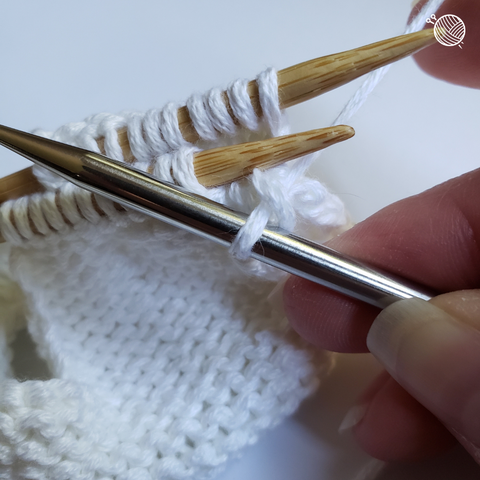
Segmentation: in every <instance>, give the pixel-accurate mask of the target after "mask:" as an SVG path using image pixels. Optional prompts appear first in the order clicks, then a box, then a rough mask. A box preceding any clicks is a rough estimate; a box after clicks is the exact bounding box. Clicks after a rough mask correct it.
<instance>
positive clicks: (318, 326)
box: [283, 276, 379, 353]
mask: <svg viewBox="0 0 480 480" xmlns="http://www.w3.org/2000/svg"><path fill="white" fill-rule="evenodd" d="M283 304H284V310H285V314H286V316H287V318H288V320H289V322H290V324H291V325H292V327H293V328H294V329H295V330H296V331H297V333H298V334H299V335H300V336H302V337H303V338H304V339H305V340H307V341H308V342H310V343H312V344H313V345H315V346H317V347H319V348H324V349H327V350H331V351H335V352H350V353H363V352H367V351H368V349H367V345H366V338H367V334H368V330H369V328H370V325H371V324H372V322H373V320H374V318H375V317H376V315H377V314H378V312H379V310H378V309H377V308H375V307H373V306H370V305H366V304H365V303H363V302H361V301H360V300H354V299H351V298H347V297H345V296H344V295H342V294H340V293H337V292H335V291H333V290H330V289H328V288H326V287H322V286H321V285H317V284H315V283H312V282H310V281H308V280H305V279H302V278H299V277H294V276H292V277H290V278H289V279H288V280H287V282H286V283H285V287H284V290H283Z"/></svg>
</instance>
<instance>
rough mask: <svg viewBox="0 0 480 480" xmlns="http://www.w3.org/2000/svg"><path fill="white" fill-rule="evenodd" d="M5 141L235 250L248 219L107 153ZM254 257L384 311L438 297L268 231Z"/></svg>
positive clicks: (3, 132)
mask: <svg viewBox="0 0 480 480" xmlns="http://www.w3.org/2000/svg"><path fill="white" fill-rule="evenodd" d="M0 144H1V145H3V146H5V147H7V148H9V149H10V150H13V151H14V152H17V153H18V154H20V155H23V156H24V157H26V158H28V159H29V160H31V161H33V162H35V163H37V164H38V165H41V166H42V167H45V168H47V169H48V170H51V171H52V172H54V173H57V174H59V175H61V176H62V177H64V178H66V179H67V180H69V181H71V182H73V183H75V184H76V185H78V186H79V187H82V188H84V189H86V190H89V191H91V192H94V193H97V194H99V195H102V196H104V197H107V198H109V199H111V200H114V201H115V202H118V203H120V204H122V205H125V206H127V207H130V208H133V209H135V210H139V211H140V212H143V213H146V214H148V215H150V216H152V217H155V218H158V219H160V220H162V221H164V222H166V223H169V224H171V225H174V226H176V227H179V228H182V229H184V230H187V231H189V232H192V233H195V234H197V235H200V236H202V237H204V238H208V239H210V240H213V241H214V242H216V243H219V244H220V245H223V246H225V247H229V246H230V245H231V243H232V242H233V240H234V239H235V236H236V235H237V233H238V231H239V230H240V228H241V227H242V226H243V225H244V224H245V221H246V218H247V216H246V215H244V214H242V213H239V212H235V211H233V210H231V209H229V208H227V207H225V206H223V205H221V204H219V203H216V202H213V201H211V200H208V199H206V198H204V197H201V196H199V195H195V194H192V193H189V192H187V191H185V190H184V189H182V188H181V187H178V186H176V185H172V184H169V183H167V182H162V181H160V180H157V179H156V178H154V177H152V176H151V175H148V174H146V173H143V172H141V171H139V170H136V169H133V168H131V167H127V166H125V164H122V163H119V162H116V161H114V160H111V159H109V158H107V157H105V156H103V155H99V154H97V153H93V152H89V151H88V150H83V149H80V148H76V147H72V146H69V145H65V144H62V143H59V142H55V141H53V140H48V139H45V138H41V137H37V136H35V135H32V134H29V133H26V132H21V131H18V130H14V129H11V128H8V127H0ZM251 256H252V257H253V258H255V259H257V260H260V261H262V262H264V263H266V264H268V265H272V266H274V267H277V268H280V269H282V270H285V271H286V272H288V273H291V274H293V275H297V276H300V277H303V278H306V279H308V280H311V281H312V282H315V283H318V284H320V285H324V286H326V287H329V288H331V289H333V290H336V291H338V292H341V293H344V294H346V295H349V296H350V297H353V298H357V299H359V300H362V301H364V302H366V303H369V304H371V305H374V306H376V307H379V308H384V307H386V306H388V305H390V304H391V303H393V302H395V301H397V300H401V299H406V298H412V297H418V298H421V299H424V300H428V299H430V298H431V294H430V293H429V292H427V291H425V290H423V289H421V288H419V287H415V286H409V285H407V283H405V282H403V281H402V282H400V281H398V280H395V279H393V278H391V277H389V276H387V275H385V274H383V273H381V272H379V271H376V270H374V269H372V268H370V267H367V266H366V265H363V264H361V263H359V262H357V261H356V260H354V259H352V258H349V257H347V256H345V255H343V254H341V253H339V252H336V251H334V250H332V249H330V248H328V247H325V246H322V245H318V244H316V243H313V242H310V241H309V240H306V239H304V238H301V237H298V236H296V235H292V234H289V233H287V232H285V231H283V230H281V229H279V228H276V227H267V228H265V230H264V231H263V234H262V236H261V237H260V239H259V240H258V241H257V242H256V243H255V245H254V246H253V249H252V253H251Z"/></svg>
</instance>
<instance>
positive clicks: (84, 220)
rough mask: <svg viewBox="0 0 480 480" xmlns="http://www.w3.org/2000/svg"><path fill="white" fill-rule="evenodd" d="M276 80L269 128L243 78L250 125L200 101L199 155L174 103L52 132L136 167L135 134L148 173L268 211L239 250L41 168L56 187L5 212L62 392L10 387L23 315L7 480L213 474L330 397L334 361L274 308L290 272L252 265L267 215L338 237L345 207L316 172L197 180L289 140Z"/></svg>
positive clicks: (13, 257) (51, 385) (234, 97)
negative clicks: (222, 149)
mask: <svg viewBox="0 0 480 480" xmlns="http://www.w3.org/2000/svg"><path fill="white" fill-rule="evenodd" d="M276 78H277V76H276V73H275V72H274V71H273V70H267V71H266V72H263V73H262V74H261V75H260V76H259V78H258V83H259V90H260V100H261V105H262V109H263V113H264V118H265V119H266V121H260V120H259V119H258V118H257V117H256V116H255V114H254V111H253V108H252V106H251V104H250V101H249V98H248V95H247V93H246V82H244V81H239V82H235V83H234V84H233V85H232V86H230V87H229V89H228V93H229V97H230V103H231V105H232V109H233V112H234V114H235V117H236V118H237V119H238V123H239V125H237V124H236V123H234V122H233V120H232V118H231V117H230V115H229V114H228V112H227V111H226V108H225V106H224V103H223V102H222V100H221V95H220V92H221V91H220V90H217V89H215V90H212V91H210V92H208V93H207V94H206V95H204V96H203V97H200V96H199V95H195V96H193V97H191V98H190V99H189V100H188V101H187V106H188V108H189V111H190V114H191V116H192V120H193V122H194V124H195V127H196V129H197V131H198V132H199V134H200V135H201V137H202V141H201V142H200V143H199V144H198V145H196V146H193V145H190V144H188V143H187V142H186V141H185V140H184V139H183V138H182V136H181V135H180V132H179V129H178V124H177V121H176V110H177V106H176V105H167V106H166V107H165V108H164V109H162V110H155V111H150V112H147V113H146V114H144V115H140V114H125V115H119V116H114V115H98V116H95V117H91V118H89V119H87V120H86V121H85V122H82V123H77V124H71V125H66V126H64V127H62V128H60V129H59V130H58V131H56V132H55V133H53V134H47V133H44V135H46V136H49V137H51V138H54V139H58V140H60V141H64V142H67V143H72V144H76V145H79V146H82V147H86V148H88V149H90V150H98V147H97V144H96V141H95V139H96V138H98V137H100V136H103V137H105V149H106V153H107V155H108V156H110V157H113V158H117V159H119V160H121V159H122V153H121V149H120V147H119V145H118V141H117V135H116V130H117V129H118V128H120V127H122V126H127V127H128V134H129V141H130V144H131V147H132V150H133V154H134V156H135V157H136V158H137V159H138V163H137V164H136V167H138V168H141V169H146V168H147V167H148V166H149V165H151V164H153V165H154V174H155V175H157V176H159V177H161V178H164V179H166V180H170V181H176V182H177V183H179V184H181V185H183V186H186V187H187V188H188V189H190V190H191V191H194V192H198V193H200V194H202V195H205V196H208V197H210V198H212V199H214V200H216V201H219V202H221V203H224V204H227V205H229V206H231V207H233V208H235V209H238V210H242V211H245V212H252V211H253V213H252V215H251V216H250V218H249V221H248V222H247V225H246V227H245V228H244V229H243V230H242V232H241V234H240V235H239V237H238V239H237V242H236V243H235V245H234V246H233V248H232V252H229V251H228V250H227V249H224V248H222V247H221V246H217V245H216V244H213V243H211V242H209V241H208V240H205V239H202V238H199V237H196V236H194V235H192V234H189V233H185V232H183V231H180V230H178V229H175V228H173V227H171V226H168V225H165V224H163V223H161V222H159V221H156V220H153V219H150V218H147V217H145V216H143V215H141V214H138V213H135V212H131V211H119V210H118V209H117V208H116V207H115V206H114V204H113V203H112V202H110V201H109V200H105V199H103V198H100V197H95V196H92V195H91V194H89V193H87V192H85V191H83V190H81V189H79V188H77V187H75V186H73V185H71V184H69V183H67V182H65V181H63V180H62V179H59V178H56V177H55V176H54V175H52V174H50V173H48V172H44V171H41V170H38V169H37V171H36V173H37V175H38V176H39V178H40V180H41V181H42V182H43V184H44V185H45V186H46V187H47V189H48V191H47V192H46V193H42V194H36V195H33V196H31V197H29V198H22V199H19V200H15V201H11V202H7V203H6V204H4V205H2V207H1V210H0V227H1V231H2V234H3V236H4V237H5V238H6V239H7V240H8V241H9V243H10V244H11V252H10V259H9V260H10V271H11V274H12V276H13V277H14V278H15V280H16V281H17V282H18V284H19V285H20V287H21V290H22V291H23V294H24V296H25V298H26V304H27V309H26V317H27V326H28V330H29V332H30V335H31V337H32V338H33V340H34V342H35V343H36V345H37V349H38V353H39V355H40V357H42V358H43V359H44V360H45V361H46V362H47V364H48V367H49V370H50V374H51V379H50V380H45V381H39V380H27V381H24V382H19V381H17V380H15V379H12V378H11V377H12V373H11V371H10V368H9V359H10V355H11V353H10V352H9V349H8V348H7V346H6V345H7V344H8V343H10V342H11V340H12V339H13V338H14V336H15V332H16V330H17V329H18V328H20V327H21V325H18V324H16V323H15V321H14V319H15V318H16V317H18V308H16V306H15V305H17V304H18V302H16V303H15V305H10V307H9V308H10V313H8V312H7V311H6V310H3V311H2V323H1V325H0V327H1V331H0V341H1V342H2V346H3V348H2V350H1V352H2V355H3V357H4V358H3V359H1V361H0V365H3V368H1V369H0V374H1V375H2V383H1V385H0V478H8V479H12V478H14V479H17V478H18V479H47V478H48V479H55V480H67V479H68V480H77V479H82V480H83V479H89V480H90V479H92V480H93V479H95V480H99V479H105V480H106V479H116V480H126V479H131V480H133V479H135V480H144V479H145V480H146V479H149V480H150V479H183V478H188V477H190V478H195V479H200V478H204V477H206V476H209V475H212V474H213V473H215V472H216V471H217V470H218V469H219V468H220V467H221V465H222V464H224V462H225V461H226V460H227V458H229V456H231V455H234V454H236V453H237V452H238V451H239V449H240V448H241V447H243V446H244V445H247V444H251V443H253V442H254V441H255V440H256V439H257V436H258V434H259V433H260V432H261V431H262V430H264V429H266V428H269V427H272V426H273V425H275V424H277V423H278V422H279V421H280V420H281V419H282V418H284V417H285V416H286V415H288V414H291V413H292V412H293V411H294V410H295V409H296V408H297V406H298V404H299V402H300V401H301V400H302V399H303V398H305V397H306V396H307V395H308V394H310V393H312V392H313V391H314V389H315V388H316V387H317V385H318V380H319V377H321V375H322V374H324V373H325V371H326V370H327V369H328V366H329V361H328V357H327V356H326V355H325V354H323V353H320V352H315V351H314V350H313V349H310V348H308V347H307V346H306V345H305V344H304V343H303V342H301V341H300V340H299V338H298V337H297V336H296V335H295V334H294V333H292V332H291V331H290V329H289V328H288V327H287V322H286V320H285V319H283V318H282V317H281V316H279V315H278V313H276V311H275V308H274V307H272V306H271V305H270V304H269V303H268V301H267V300H266V298H267V297H268V294H269V292H270V291H271V290H272V288H273V287H274V286H275V281H276V280H277V279H278V278H280V275H279V273H278V271H274V269H272V268H265V267H263V266H262V265H260V264H259V263H258V262H256V261H252V260H248V261H245V260H239V259H238V258H240V259H242V258H245V257H247V256H248V252H249V249H250V247H251V245H252V244H253V243H254V242H255V240H256V238H257V237H258V235H259V233H260V232H261V230H262V229H263V227H264V225H265V223H266V222H267V221H268V220H270V221H271V222H272V223H274V224H278V225H281V226H283V227H285V228H288V229H294V228H295V225H296V224H297V227H296V228H295V230H296V231H297V232H302V231H305V230H307V228H308V227H314V229H315V230H316V231H317V232H319V233H320V236H323V237H326V236H328V235H329V234H330V233H331V230H332V229H335V228H337V227H341V226H342V225H343V224H344V223H345V220H346V218H345V212H344V209H343V206H342V204H341V202H340V201H339V200H338V199H337V198H336V197H334V196H333V195H331V194H330V193H329V192H328V191H327V190H326V189H325V187H323V186H322V185H321V184H320V183H318V182H317V181H314V180H311V179H309V178H307V177H305V176H304V175H303V168H302V164H301V162H302V161H303V162H304V163H305V162H306V161H305V160H301V161H300V163H299V162H297V164H296V165H295V164H290V165H284V166H281V167H278V168H275V169H272V170H270V171H267V172H263V173H262V172H258V171H256V172H254V174H253V175H251V176H250V178H247V179H244V180H242V181H239V182H236V183H234V184H232V185H229V186H223V187H217V188H213V189H208V190H207V189H206V188H204V187H202V186H201V185H200V184H199V183H198V182H197V180H196V178H195V176H194V175H193V168H192V153H193V152H195V151H196V150H198V149H199V148H200V147H201V148H204V147H206V146H218V145H222V144H226V143H233V142H238V141H239V140H240V139H242V140H245V139H250V138H251V139H256V138H263V137H265V136H268V135H272V134H273V135H278V134H281V133H286V126H285V121H284V118H283V116H282V114H281V113H280V111H279V107H278V97H277V92H278V88H277V84H276ZM297 219H299V221H298V222H297ZM300 227H301V228H300ZM232 253H233V254H234V255H232ZM235 257H237V258H235ZM10 288H14V287H10ZM8 298H18V295H13V294H12V295H10V294H9V295H8ZM8 298H7V299H6V300H4V304H5V305H6V304H7V303H8Z"/></svg>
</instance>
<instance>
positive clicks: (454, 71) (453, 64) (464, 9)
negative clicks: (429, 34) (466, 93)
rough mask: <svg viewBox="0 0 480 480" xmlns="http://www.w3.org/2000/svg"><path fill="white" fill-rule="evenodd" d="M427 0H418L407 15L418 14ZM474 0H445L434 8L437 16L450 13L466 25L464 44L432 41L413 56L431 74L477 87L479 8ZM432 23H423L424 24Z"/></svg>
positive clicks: (479, 80) (479, 69)
mask: <svg viewBox="0 0 480 480" xmlns="http://www.w3.org/2000/svg"><path fill="white" fill-rule="evenodd" d="M425 3H426V0H422V1H420V2H419V3H418V4H417V5H415V7H414V8H413V10H412V14H411V16H410V19H411V18H412V17H414V16H415V14H417V13H418V12H419V11H420V9H421V8H422V6H423V5H424V4H425ZM478 7H479V5H478V1H477V0H445V2H444V3H443V5H442V6H441V7H440V8H439V9H438V11H437V12H436V18H437V19H439V18H440V17H442V16H443V15H446V14H453V15H456V16H457V17H459V18H460V19H461V20H462V21H463V23H464V24H465V27H466V35H465V39H464V44H463V45H461V47H462V48H461V49H460V48H458V47H456V46H455V47H446V46H444V45H440V44H438V45H432V46H431V47H429V48H426V49H424V50H421V51H420V52H419V53H417V54H416V55H415V56H414V58H415V60H416V62H417V63H418V65H419V66H420V68H421V69H422V70H424V71H425V72H426V73H428V74H430V75H433V76H434V77H437V78H441V79H442V80H446V81H447V82H451V83H455V84H458V85H464V86H466V87H471V88H480V8H478ZM432 27H433V25H431V24H425V28H432Z"/></svg>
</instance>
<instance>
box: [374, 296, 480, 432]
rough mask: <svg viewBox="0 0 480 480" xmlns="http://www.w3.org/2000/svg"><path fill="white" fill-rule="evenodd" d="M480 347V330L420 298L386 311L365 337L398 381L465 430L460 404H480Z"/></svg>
mask: <svg viewBox="0 0 480 480" xmlns="http://www.w3.org/2000/svg"><path fill="white" fill-rule="evenodd" d="M479 343H480V333H479V332H478V330H475V329H473V328H471V327H470V326H469V325H467V324H465V323H464V322H462V321H459V320H458V319H456V318H454V317H452V316H451V315H449V314H448V313H446V312H445V311H444V310H442V309H440V308H438V307H436V306H434V305H432V304H431V303H429V302H425V301H423V300H419V299H409V300H401V301H399V302H396V303H394V304H392V305H390V306H389V307H387V308H386V309H385V310H383V311H382V312H381V313H380V315H379V316H378V317H377V318H376V319H375V321H374V322H373V325H372V327H371V329H370V332H369V333H368V336H367V345H368V348H369V349H370V351H371V352H372V353H373V354H374V355H375V357H377V359H378V360H379V361H380V362H381V363H382V364H383V365H384V367H385V368H386V370H387V371H388V372H389V373H390V375H392V376H393V377H394V378H395V380H397V381H398V382H399V383H400V384H401V385H402V386H403V387H404V388H405V389H406V390H407V391H409V392H410V394H412V395H413V396H414V397H415V398H416V399H417V400H419V401H420V403H423V405H425V406H426V407H427V408H428V409H429V410H431V411H432V412H433V413H434V414H435V415H436V416H437V417H439V418H440V419H441V420H442V421H444V422H446V423H447V424H449V425H451V426H454V427H455V426H458V425H463V426H462V427H461V428H465V427H464V426H465V419H464V418H463V417H462V415H463V413H462V412H461V411H460V410H462V409H461V408H460V405H462V404H465V405H466V403H469V402H470V403H471V402H473V403H475V404H476V403H478V399H480V396H479V394H480V392H477V390H478V387H477V383H476V382H475V381H474V380H473V379H475V378H477V377H478V374H479V370H480V366H479V362H478V359H479V358H480V351H479V349H478V344H479ZM469 408H470V407H468V408H467V407H465V408H464V409H463V410H465V411H467V410H469ZM461 414H462V415H461ZM460 417H462V418H460ZM468 422H469V423H470V424H472V421H471V418H470V419H469V420H468ZM468 422H467V423H468ZM479 423H480V420H479ZM475 425H476V426H478V425H477V424H475Z"/></svg>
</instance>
